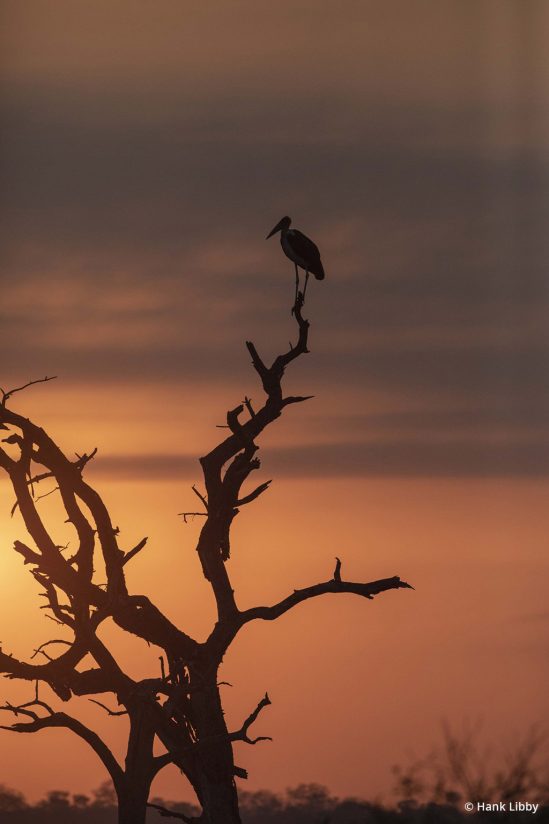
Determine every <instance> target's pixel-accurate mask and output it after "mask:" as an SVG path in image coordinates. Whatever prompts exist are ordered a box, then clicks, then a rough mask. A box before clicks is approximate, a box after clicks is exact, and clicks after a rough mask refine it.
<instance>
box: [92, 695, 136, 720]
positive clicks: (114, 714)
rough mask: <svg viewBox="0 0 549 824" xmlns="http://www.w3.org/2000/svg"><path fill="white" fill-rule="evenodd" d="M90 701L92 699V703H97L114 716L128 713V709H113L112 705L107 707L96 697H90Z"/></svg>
mask: <svg viewBox="0 0 549 824" xmlns="http://www.w3.org/2000/svg"><path fill="white" fill-rule="evenodd" d="M88 701H91V703H92V704H97V706H98V707H101V709H103V710H105V712H106V713H108V714H109V715H112V716H120V715H127V714H128V710H111V708H110V707H107V705H106V704H102V703H101V701H97V699H95V698H88Z"/></svg>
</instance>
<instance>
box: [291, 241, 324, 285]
mask: <svg viewBox="0 0 549 824" xmlns="http://www.w3.org/2000/svg"><path fill="white" fill-rule="evenodd" d="M280 245H281V246H282V249H283V251H284V254H285V255H286V257H288V258H290V260H291V261H292V262H293V263H296V264H297V265H298V266H299V267H300V268H301V269H305V271H306V272H310V273H311V274H312V275H314V276H315V278H316V279H317V280H324V277H325V275H324V267H323V265H322V261H321V259H320V252H319V251H318V246H317V245H316V243H313V241H312V240H309V238H308V237H307V235H304V234H303V232H300V231H299V230H298V229H288V230H287V231H286V232H281V233H280Z"/></svg>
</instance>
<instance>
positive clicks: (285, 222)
mask: <svg viewBox="0 0 549 824" xmlns="http://www.w3.org/2000/svg"><path fill="white" fill-rule="evenodd" d="M291 222H292V221H291V219H290V218H289V217H288V216H286V217H283V218H282V220H279V221H278V223H277V224H276V226H275V227H274V229H271V231H270V232H269V234H268V235H267V238H266V240H269V238H270V237H272V236H273V235H275V234H276V233H277V232H285V231H286V229H289V228H290V223H291Z"/></svg>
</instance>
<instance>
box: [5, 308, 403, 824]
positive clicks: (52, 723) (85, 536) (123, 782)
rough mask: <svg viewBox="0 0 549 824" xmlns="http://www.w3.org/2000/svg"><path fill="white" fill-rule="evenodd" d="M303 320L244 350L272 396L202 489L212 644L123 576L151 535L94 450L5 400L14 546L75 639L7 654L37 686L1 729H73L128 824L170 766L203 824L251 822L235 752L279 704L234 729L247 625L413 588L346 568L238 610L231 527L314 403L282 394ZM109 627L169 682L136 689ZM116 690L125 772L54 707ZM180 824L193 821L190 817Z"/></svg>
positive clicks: (235, 436) (230, 440)
mask: <svg viewBox="0 0 549 824" xmlns="http://www.w3.org/2000/svg"><path fill="white" fill-rule="evenodd" d="M294 317H295V320H296V323H297V328H298V339H297V343H296V344H295V345H293V346H292V345H291V346H290V348H289V350H288V351H287V352H285V353H283V354H280V355H278V356H277V357H276V358H275V359H274V361H273V362H272V364H271V365H270V366H269V365H267V364H266V363H265V362H264V361H263V359H262V358H261V357H260V355H259V353H258V351H257V349H256V347H255V346H254V344H253V343H251V342H250V341H248V342H247V343H246V346H247V348H248V351H249V353H250V356H251V359H252V364H253V367H254V369H255V371H256V372H257V374H258V376H259V379H260V381H261V384H262V387H263V390H264V393H265V398H264V400H263V403H262V405H261V406H260V407H259V408H257V409H254V408H253V406H252V403H251V401H250V400H249V399H248V398H245V399H244V401H243V402H242V403H241V404H239V405H238V406H236V407H235V408H234V409H231V410H229V411H228V412H227V427H228V430H229V432H228V433H227V437H225V438H224V439H223V440H222V441H221V442H220V443H218V444H217V445H216V446H215V447H214V448H213V449H212V450H211V451H210V452H208V454H207V455H205V456H204V457H203V458H201V459H200V463H201V466H202V472H203V476H204V484H205V494H202V493H200V492H199V491H198V490H197V489H196V488H194V491H195V492H196V494H197V496H198V497H199V498H200V501H201V505H202V507H203V509H202V510H201V512H200V514H201V515H202V516H203V517H204V523H203V526H202V529H201V532H200V537H199V540H198V545H197V554H198V558H199V559H200V564H201V568H202V573H203V575H204V576H205V578H206V579H207V580H208V582H209V584H210V586H211V589H212V592H213V596H214V598H215V603H216V607H217V620H216V622H215V625H214V626H213V628H212V631H211V633H210V635H209V637H208V638H207V640H206V641H205V642H202V643H199V642H197V641H196V640H194V639H193V638H192V637H191V636H190V635H188V634H187V633H185V632H184V631H182V630H181V629H179V627H177V626H175V625H174V624H173V623H172V622H171V621H169V620H168V618H166V616H165V615H164V614H163V613H162V611H161V609H160V608H159V607H157V606H156V605H155V604H153V603H152V601H151V600H150V599H149V598H148V597H147V596H146V595H140V594H132V593H130V592H129V591H128V588H127V584H126V579H125V567H126V565H127V564H128V563H129V562H131V560H132V559H133V558H134V557H135V556H136V555H137V553H139V552H141V551H142V550H143V549H144V547H145V545H146V539H143V540H142V541H140V542H139V543H138V544H137V546H135V547H134V548H133V549H130V550H129V551H124V550H123V549H122V548H121V547H120V545H119V531H118V529H117V528H116V527H115V526H114V524H113V522H112V520H111V516H110V514H109V511H108V509H107V507H106V506H105V504H104V502H103V500H102V498H101V496H100V495H99V493H98V492H97V491H96V490H95V489H94V488H93V487H92V486H90V484H89V483H88V482H87V481H86V480H85V477H84V474H85V469H86V466H87V464H88V463H89V461H90V459H91V458H92V457H93V456H94V455H95V450H94V451H93V452H91V453H89V454H83V455H80V456H77V458H76V460H71V459H69V458H68V457H67V456H66V455H65V454H64V453H63V452H62V451H61V449H60V448H59V447H58V446H57V444H56V443H55V441H54V440H53V439H52V438H51V437H50V436H49V435H48V434H47V433H46V432H45V431H44V429H42V428H41V427H40V426H37V425H36V424H34V423H33V422H32V421H31V420H29V419H28V418H26V417H24V416H22V415H20V414H18V413H17V412H15V411H13V410H12V408H11V403H10V401H11V398H12V396H13V395H14V394H15V392H16V391H19V388H18V389H17V390H11V391H8V392H3V394H2V399H1V401H0V428H1V429H3V430H4V434H5V437H4V438H3V444H4V447H3V448H0V467H1V468H2V469H3V470H4V471H5V472H6V473H7V476H8V477H9V479H10V481H11V485H12V487H13V491H14V493H15V500H16V503H15V508H17V510H18V511H19V513H20V515H21V516H22V519H23V522H24V526H25V528H26V531H27V533H28V535H29V536H30V541H29V542H28V543H23V542H21V541H16V542H15V545H14V549H15V551H16V552H17V553H19V554H20V555H21V557H22V559H23V561H24V563H25V564H27V565H28V566H29V567H30V571H31V574H32V575H33V576H34V578H35V579H36V581H37V582H38V584H39V585H40V587H41V588H42V594H43V597H44V598H45V603H44V607H43V608H44V609H46V611H47V613H48V615H49V616H50V617H51V618H52V619H53V620H54V621H55V622H56V624H58V625H59V628H60V630H61V631H62V632H63V634H64V637H62V638H54V639H52V640H50V641H47V642H46V643H43V644H42V645H41V646H39V647H38V648H37V650H36V651H35V656H33V659H34V658H35V657H36V655H38V654H40V655H41V656H42V657H43V658H45V659H46V660H45V661H44V662H43V663H38V662H36V661H35V660H33V659H31V660H29V661H23V660H18V659H17V658H15V657H14V656H12V655H10V654H9V653H7V652H4V651H0V672H3V673H4V674H5V675H6V676H7V677H8V678H15V679H21V680H24V681H29V682H35V683H36V692H35V694H34V697H33V698H32V699H31V700H30V701H26V702H24V703H22V704H20V705H18V706H14V705H12V704H8V703H6V704H5V705H4V706H3V707H2V709H3V710H4V711H6V712H7V713H9V714H11V715H12V716H13V723H11V725H9V726H4V727H3V729H7V730H11V731H13V732H17V733H33V732H37V731H40V730H45V729H48V728H50V727H64V728H66V729H67V730H71V731H72V732H73V733H74V734H75V735H77V736H79V737H80V738H82V739H83V740H84V741H86V742H87V743H88V744H89V746H90V747H91V748H92V749H93V750H94V752H95V753H96V755H97V756H98V757H99V759H100V760H101V761H102V763H103V765H104V767H105V768H106V770H107V772H108V773H109V775H110V777H111V779H112V782H113V784H114V787H115V790H116V793H117V796H118V802H119V810H120V812H119V821H120V822H121V824H143V822H144V821H145V817H146V809H147V800H148V796H149V789H150V786H151V783H152V781H153V779H154V777H155V776H156V775H157V773H158V772H159V770H161V769H162V768H163V767H165V766H166V765H167V764H170V763H173V764H175V765H176V766H177V767H179V769H180V770H181V772H182V773H183V775H184V776H185V777H186V778H187V780H188V781H189V782H190V784H191V785H192V787H193V789H194V791H195V793H196V796H197V799H198V801H199V803H200V805H201V807H202V813H201V815H200V817H199V818H198V819H195V820H198V821H201V822H204V824H236V823H237V822H239V821H240V817H239V812H238V796H237V791H236V786H235V777H237V778H246V777H247V773H246V771H245V770H244V769H243V768H242V767H239V766H237V765H235V763H234V758H233V743H234V742H235V741H244V742H246V743H248V744H255V743H257V742H258V741H261V740H262V737H259V738H257V737H255V738H254V737H253V736H252V735H251V733H250V728H251V727H252V725H253V723H254V721H255V720H256V718H257V717H258V715H259V713H260V712H261V711H262V709H263V708H264V707H265V706H267V705H268V704H269V703H270V699H269V697H268V695H267V694H266V695H265V697H264V698H262V699H261V700H260V701H259V703H258V704H257V706H256V708H255V709H254V710H253V711H252V712H251V713H250V715H249V716H248V717H247V718H246V719H245V720H244V721H243V723H242V725H241V727H240V728H239V729H237V730H230V729H228V728H227V725H226V722H225V717H224V714H223V710H222V704H221V698H220V691H219V684H218V670H219V666H220V664H221V662H222V660H223V656H224V655H225V653H226V652H227V649H228V647H229V645H230V644H231V642H232V641H233V640H234V638H235V637H236V635H237V633H238V632H239V631H240V629H241V628H242V627H243V626H245V625H246V624H247V623H249V622H250V621H257V620H263V621H272V620H275V619H276V618H278V617H279V616H280V615H282V614H283V613H285V612H287V611H288V610H290V609H292V607H294V606H296V604H299V603H301V602H302V601H306V600H308V599H309V598H315V597H317V596H319V595H324V594H327V593H331V594H343V593H354V594H355V595H360V596H362V597H363V598H367V599H372V598H373V597H374V596H375V595H377V594H379V593H381V592H385V591H386V590H389V589H398V588H401V587H409V585H408V584H406V583H405V582H404V581H401V580H400V578H399V577H397V576H394V577H391V578H385V579H383V580H379V581H372V582H370V583H355V582H351V581H346V580H344V579H343V578H342V575H341V562H339V561H338V563H337V566H336V569H335V571H334V574H333V577H332V578H330V579H329V580H326V581H324V582H322V583H317V584H313V585H312V586H309V587H306V588H304V589H298V590H294V591H293V592H292V593H291V594H290V595H288V596H287V597H285V598H283V599H282V600H281V601H279V602H278V603H275V604H273V605H271V606H255V607H252V608H250V609H244V610H241V609H239V607H238V604H237V600H236V596H235V592H234V590H233V587H232V585H231V580H230V577H229V571H228V561H229V558H230V551H231V546H230V533H231V525H232V522H233V520H234V518H235V517H236V516H237V515H238V513H239V512H240V510H241V509H243V508H244V507H246V506H248V505H249V504H251V503H253V501H255V500H256V499H257V498H258V497H259V496H260V495H262V494H263V493H264V492H265V491H266V490H267V489H268V487H269V483H270V482H269V481H268V482H265V483H260V484H258V485H257V486H256V487H255V488H252V489H251V490H250V491H247V490H244V489H243V487H244V485H245V483H246V481H247V480H248V478H249V477H250V476H251V475H252V473H253V472H255V471H256V470H257V469H258V468H259V465H260V463H259V459H258V457H257V451H258V445H257V443H256V441H257V439H258V437H259V436H260V435H261V433H262V432H263V430H264V429H265V428H266V427H268V426H269V425H270V424H272V423H273V422H274V421H275V420H276V419H277V418H279V417H280V416H281V415H282V413H283V412H284V410H285V409H286V408H287V407H289V406H294V405H297V404H300V403H303V402H304V401H306V400H307V397H306V396H295V395H286V396H285V395H284V393H283V386H282V382H283V376H284V372H285V370H286V368H287V367H288V366H289V365H290V364H291V363H292V362H293V361H294V360H296V359H297V358H299V357H300V356H302V355H304V354H306V353H307V351H308V350H307V342H308V333H309V323H308V321H307V320H305V319H303V317H302V299H301V295H300V296H299V299H298V303H297V304H296V306H295V307H294ZM44 380H48V379H44ZM31 383H33V382H31ZM28 385H30V384H28ZM20 388H21V389H23V388H26V387H20ZM46 480H49V482H50V483H53V485H54V486H53V489H52V490H51V492H52V493H53V492H54V493H55V494H56V495H59V496H60V498H61V501H62V504H63V507H64V510H65V512H66V517H67V522H68V523H69V524H70V525H71V527H72V529H73V530H74V534H75V539H76V551H75V552H73V554H72V555H67V553H65V552H64V548H63V547H61V546H59V545H58V544H56V542H55V539H54V537H52V535H51V534H50V532H49V531H48V529H47V528H46V525H45V520H44V518H43V516H42V514H41V509H40V507H41V506H42V505H41V504H40V505H39V504H38V501H39V499H40V498H41V497H43V496H42V495H37V488H38V486H39V484H41V483H43V482H44V481H46ZM48 494H49V493H48ZM182 514H184V515H186V514H188V513H182ZM98 555H100V556H101V557H102V561H103V563H104V566H105V570H106V577H107V583H106V585H100V584H99V583H98V582H97V579H96V576H95V574H94V559H96V557H97V556H98ZM107 619H110V620H112V621H114V623H115V624H116V625H117V626H118V627H119V628H121V629H122V630H124V631H126V632H128V633H131V634H132V635H134V636H137V637H138V638H140V639H142V640H143V641H144V642H146V643H148V644H153V645H155V646H156V647H158V649H159V650H160V651H161V655H162V659H161V660H164V659H165V661H166V666H163V667H162V672H161V674H160V675H159V676H157V677H150V678H147V679H143V680H141V681H136V680H134V679H132V678H131V677H130V676H129V675H128V674H127V673H126V672H124V670H123V669H122V667H121V666H120V664H119V663H118V661H117V659H116V651H113V650H112V649H109V648H108V647H107V645H106V644H105V643H104V641H102V640H101V639H100V637H99V635H98V629H99V627H100V625H101V624H102V623H103V622H104V621H106V620H107ZM84 659H86V660H87V661H89V660H90V659H91V660H92V661H93V665H92V666H89V665H88V666H86V664H85V661H84ZM40 682H42V683H43V684H45V685H46V686H47V687H48V688H49V689H50V690H51V691H52V692H53V697H52V699H49V698H48V700H47V701H46V700H44V699H43V698H42V697H41V696H40V695H39V691H38V684H39V683H40ZM108 694H110V695H111V697H110V699H109V698H104V699H103V701H99V700H98V698H97V697H96V698H92V699H91V700H94V701H96V703H98V704H99V705H100V706H102V707H104V708H105V709H106V711H107V712H110V713H111V714H115V711H114V710H110V709H108V704H106V703H104V701H108V702H109V703H112V702H113V699H116V701H117V702H118V704H119V705H120V706H121V707H122V709H121V710H120V713H124V714H127V717H128V722H129V734H128V742H127V754H126V758H125V763H124V764H121V763H119V762H118V761H117V759H116V758H115V757H114V755H113V754H112V752H111V751H110V749H109V748H108V747H107V745H106V744H105V743H104V742H103V741H102V740H101V738H100V737H99V736H98V735H97V734H96V733H95V732H94V731H93V730H91V729H89V728H88V727H87V726H85V725H84V724H83V723H81V722H80V721H79V720H77V719H76V718H74V717H72V716H70V715H68V714H67V713H66V712H64V710H61V709H56V708H54V706H53V705H52V703H53V702H54V701H55V703H58V702H59V701H61V702H65V703H66V702H68V701H69V700H70V699H71V697H72V696H100V697H103V696H104V695H107V696H108ZM156 740H157V741H159V742H160V743H161V745H162V746H163V749H164V751H165V752H164V754H162V755H155V754H154V752H153V744H154V742H155V741H156ZM164 813H165V814H169V811H167V810H166V811H164ZM174 817H176V818H180V819H181V818H182V819H183V820H190V819H188V818H186V817H185V816H182V815H181V814H174Z"/></svg>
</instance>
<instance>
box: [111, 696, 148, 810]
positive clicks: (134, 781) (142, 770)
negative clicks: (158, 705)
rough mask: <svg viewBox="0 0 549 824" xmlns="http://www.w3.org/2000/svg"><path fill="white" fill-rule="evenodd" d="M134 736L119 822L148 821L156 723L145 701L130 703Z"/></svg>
mask: <svg viewBox="0 0 549 824" xmlns="http://www.w3.org/2000/svg"><path fill="white" fill-rule="evenodd" d="M128 715H129V720H130V736H129V740H128V750H127V754H126V770H125V773H124V777H123V780H122V782H121V783H120V785H119V787H117V794H118V824H145V822H146V818H147V801H148V799H149V793H150V789H151V783H152V779H153V776H154V770H153V740H154V735H155V731H154V726H153V724H152V722H151V717H150V714H149V713H148V712H147V708H146V705H145V704H144V703H143V702H136V703H135V704H131V705H129V707H128Z"/></svg>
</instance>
